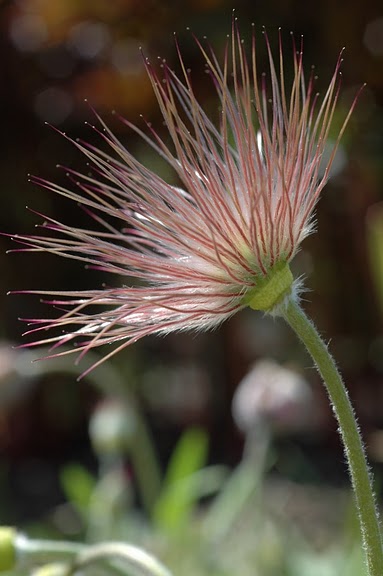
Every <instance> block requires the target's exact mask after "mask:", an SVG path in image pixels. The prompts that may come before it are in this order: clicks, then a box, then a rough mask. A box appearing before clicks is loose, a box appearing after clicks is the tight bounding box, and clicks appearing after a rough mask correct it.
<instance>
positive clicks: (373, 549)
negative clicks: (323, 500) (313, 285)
mask: <svg viewBox="0 0 383 576" xmlns="http://www.w3.org/2000/svg"><path fill="white" fill-rule="evenodd" d="M278 313H279V314H280V315H282V316H283V317H284V318H285V320H286V321H287V322H288V324H290V326H291V327H292V329H293V330H294V331H295V333H296V334H297V336H298V337H299V338H300V339H301V341H302V342H303V344H304V345H305V346H306V348H307V350H308V351H309V353H310V354H311V356H312V358H313V360H314V362H315V364H316V366H317V368H318V371H319V373H320V375H321V376H322V378H323V381H324V384H325V387H326V390H327V393H328V396H329V399H330V402H331V405H332V408H333V411H334V414H335V416H336V419H337V421H338V424H339V432H340V435H341V437H342V440H343V445H344V450H345V454H346V457H347V461H348V466H349V470H350V475H351V481H352V487H353V489H354V494H355V500H356V506H357V511H358V516H359V523H360V529H361V533H362V539H363V545H364V550H365V554H366V561H367V568H368V575H369V576H382V574H383V552H382V541H381V536H380V528H379V519H378V513H377V509H376V504H375V498H374V494H373V490H372V485H371V477H370V474H369V470H368V465H367V459H366V454H365V451H364V447H363V443H362V439H361V435H360V432H359V428H358V424H357V421H356V418H355V414H354V411H353V408H352V405H351V402H350V399H349V397H348V393H347V390H346V387H345V385H344V383H343V381H342V378H341V376H340V374H339V372H338V370H337V367H336V364H335V361H334V359H333V358H332V356H331V354H330V353H329V351H328V348H327V346H326V344H325V343H324V342H323V340H322V338H321V337H320V335H319V334H318V331H317V329H316V328H315V326H314V324H313V323H312V322H311V321H310V320H309V318H308V317H307V316H306V314H305V313H304V311H303V310H302V308H301V307H300V306H299V304H298V302H296V301H295V299H294V297H291V296H290V297H288V298H287V299H286V300H285V303H284V304H283V305H281V306H279V308H278Z"/></svg>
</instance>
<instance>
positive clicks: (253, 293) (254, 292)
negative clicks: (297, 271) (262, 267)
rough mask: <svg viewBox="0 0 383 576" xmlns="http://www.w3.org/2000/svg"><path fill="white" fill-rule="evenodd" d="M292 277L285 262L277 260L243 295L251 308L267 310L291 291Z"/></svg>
mask: <svg viewBox="0 0 383 576" xmlns="http://www.w3.org/2000/svg"><path fill="white" fill-rule="evenodd" d="M293 282H294V277H293V275H292V273H291V270H290V267H289V265H288V263H287V262H278V264H276V265H275V266H274V267H273V268H271V269H270V270H269V272H268V274H267V275H266V276H264V277H262V278H260V279H259V280H258V281H257V285H256V287H255V288H253V289H251V290H250V291H249V292H247V294H246V295H245V297H244V302H245V304H247V305H248V306H250V308H252V309H253V310H263V311H264V312H269V311H271V310H272V309H273V308H275V306H277V305H278V304H280V302H281V301H282V299H283V298H284V297H285V296H286V295H287V294H289V293H290V292H291V289H292V286H293Z"/></svg>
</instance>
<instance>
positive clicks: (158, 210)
mask: <svg viewBox="0 0 383 576" xmlns="http://www.w3.org/2000/svg"><path fill="white" fill-rule="evenodd" d="M264 37H265V41H266V47H267V54H268V63H269V78H268V79H267V77H266V75H262V76H261V80H260V85H259V73H258V68H257V65H258V64H257V56H256V37H255V33H254V32H253V34H252V45H251V54H250V57H249V56H247V55H246V50H245V47H244V44H243V42H242V40H241V37H240V33H239V29H238V26H237V23H236V20H235V19H234V20H233V29H232V35H231V40H229V41H228V44H227V47H226V51H225V55H224V58H223V63H222V66H221V65H220V64H219V61H218V58H217V57H216V55H215V54H214V52H213V51H212V50H211V49H210V48H209V47H206V48H205V47H204V46H203V45H202V44H201V43H200V42H199V41H198V40H196V42H197V44H198V46H199V48H200V50H201V53H202V55H203V57H204V59H205V63H206V68H207V71H208V73H209V76H210V78H211V80H212V82H213V84H214V86H215V89H216V92H217V95H218V98H219V101H220V121H219V125H218V126H217V125H216V124H215V123H214V122H213V121H212V120H211V119H210V118H209V117H208V115H207V114H206V112H205V111H204V110H203V108H202V107H201V106H200V104H199V103H198V101H197V98H196V96H195V94H194V92H193V86H192V82H191V78H190V71H189V70H187V69H186V67H185V64H184V61H183V59H182V56H181V54H180V50H179V48H178V43H177V42H176V46H177V50H178V55H179V62H180V67H181V71H182V72H181V76H178V75H177V74H176V73H175V72H174V71H173V70H172V69H171V68H170V67H169V66H168V65H167V64H166V63H165V62H162V63H161V65H160V71H156V70H155V68H154V67H153V66H152V64H151V63H150V61H149V60H148V59H147V58H145V65H146V68H147V72H148V75H149V78H150V81H151V84H152V86H153V90H154V93H155V95H156V97H157V100H158V104H159V107H160V109H161V112H162V115H163V118H164V121H165V125H166V127H167V130H168V133H169V136H170V138H171V142H172V144H171V146H169V145H168V144H166V143H165V141H164V140H163V139H161V138H160V136H159V135H158V134H157V133H156V132H155V131H154V129H153V128H152V127H151V125H150V124H149V123H147V129H148V133H147V132H144V131H142V130H141V129H139V128H137V127H135V126H133V125H132V124H130V122H128V121H126V120H125V122H126V124H127V125H128V126H129V127H130V128H131V129H133V130H134V131H135V132H136V133H137V134H139V135H140V136H141V137H142V138H143V139H144V140H145V142H146V143H148V144H149V145H150V146H151V147H152V148H153V149H154V150H155V151H156V152H157V153H158V154H159V155H160V156H161V157H162V158H163V159H165V160H166V162H167V163H168V164H169V166H170V167H171V168H172V169H173V171H174V173H175V175H176V177H177V179H178V181H179V182H180V185H179V186H178V185H175V184H170V183H168V182H166V181H165V180H164V179H162V178H161V177H160V176H158V175H156V174H155V173H154V172H152V171H151V170H150V169H148V168H147V167H145V166H144V165H143V164H141V163H140V162H139V161H138V160H136V159H135V158H134V157H133V156H132V154H131V153H130V152H129V151H128V150H127V149H126V148H125V147H124V146H123V145H122V144H121V143H120V141H119V140H118V139H117V138H116V137H115V136H114V135H113V133H112V132H111V131H110V130H109V129H108V127H107V126H106V125H105V124H104V122H103V121H102V120H101V119H100V118H99V121H100V123H101V126H102V130H99V132H100V134H101V135H102V136H103V138H104V140H105V141H106V142H107V144H108V145H109V146H110V148H111V149H112V151H113V153H114V156H113V157H112V156H109V155H108V154H107V153H105V152H104V151H102V150H98V149H96V148H95V147H94V146H93V145H91V144H87V143H83V142H79V141H75V142H73V143H74V144H75V145H76V146H77V148H78V149H79V150H81V151H82V152H83V153H84V154H85V156H86V157H87V158H88V159H89V160H90V161H91V163H92V165H93V167H94V171H95V173H96V175H97V176H96V177H93V176H91V175H87V174H81V173H78V172H75V171H73V170H68V176H69V178H70V179H71V180H72V181H73V182H72V183H73V184H74V185H76V188H75V189H66V188H62V187H61V186H58V185H56V184H52V183H49V182H46V181H44V180H42V179H39V178H34V181H35V182H38V183H39V184H40V185H42V186H44V187H46V188H47V189H49V190H52V191H54V192H56V193H58V194H60V195H63V196H66V197H67V198H69V199H71V200H74V201H76V202H78V203H80V204H81V205H82V206H83V207H84V209H85V210H86V211H87V212H88V214H89V216H90V217H91V218H92V219H94V221H96V222H97V226H98V227H101V229H102V230H101V231H100V230H89V229H81V228H76V227H73V226H70V225H67V224H64V223H61V222H58V221H56V220H53V219H52V218H48V217H45V222H44V224H43V228H44V229H45V233H48V234H46V235H44V234H41V235H35V236H29V237H27V236H17V237H14V238H15V239H16V240H17V241H19V242H21V243H23V244H25V245H27V249H28V250H42V251H45V252H51V253H54V254H58V255H60V256H65V257H70V258H73V259H76V260H80V261H82V262H85V263H86V264H88V265H91V266H92V267H97V268H98V269H100V270H103V271H105V272H109V273H112V274H117V275H119V276H121V277H123V278H124V279H125V280H124V285H123V286H121V287H119V288H102V289H98V290H85V291H71V292H68V291H63V292H48V293H47V292H39V293H40V294H44V295H46V294H49V295H50V296H51V297H53V298H54V299H53V300H50V302H49V303H50V304H51V305H54V306H55V307H59V308H61V309H62V308H63V307H64V313H63V314H62V315H61V316H59V317H57V318H52V319H37V320H32V323H33V324H34V328H33V329H32V330H30V331H29V332H28V333H36V332H39V331H41V330H43V331H45V330H47V329H49V330H50V329H54V328H56V329H59V330H60V334H58V335H53V336H52V337H45V336H44V337H43V338H42V339H37V340H35V341H34V342H32V345H41V344H47V343H50V344H52V345H53V348H54V349H55V348H56V347H57V346H59V345H61V344H65V343H68V342H69V341H72V340H75V342H76V344H77V348H76V349H77V350H81V354H80V356H81V355H83V354H84V353H85V352H86V351H88V350H90V349H91V348H94V347H96V346H100V345H102V344H110V343H118V346H117V347H116V348H115V349H114V350H113V351H112V352H110V353H109V354H108V355H107V356H106V358H108V357H109V356H111V355H112V354H115V353H116V352H117V351H118V350H121V349H122V348H124V347H125V346H127V345H129V344H131V343H132V342H135V341H137V340H138V339H140V338H142V337H143V336H146V335H148V334H155V333H156V334H161V333H168V332H171V331H175V330H189V329H208V328H212V327H215V326H217V325H218V324H220V323H221V322H223V321H224V320H226V319H227V318H229V317H230V316H231V315H233V314H234V313H236V312H237V311H239V310H240V309H242V308H244V307H245V306H247V305H250V306H252V307H253V308H258V309H263V310H271V309H273V308H275V305H276V304H277V303H278V302H280V301H281V299H283V297H284V296H285V295H286V294H288V293H291V292H292V291H294V284H293V278H292V276H291V273H290V270H289V268H288V263H289V262H290V261H291V259H292V258H293V257H294V255H295V254H296V252H297V250H298V249H299V245H300V243H301V242H302V240H303V239H304V238H305V237H306V236H307V235H308V234H309V233H310V232H311V231H312V230H313V211H314V207H315V204H316V202H317V200H318V198H319V195H320V192H321V190H322V188H323V187H324V185H325V183H326V181H327V179H328V175H329V170H330V167H331V163H332V161H333V158H334V155H335V152H336V149H337V146H338V143H339V140H340V137H341V135H342V133H343V131H344V129H345V126H346V124H347V122H348V119H349V117H350V114H351V111H352V109H353V106H354V104H353V105H352V107H351V110H350V112H349V113H348V115H347V117H346V119H345V121H344V124H343V126H342V128H341V130H340V132H339V135H338V137H337V139H336V141H335V144H334V146H333V149H332V152H331V154H330V157H329V159H328V161H327V164H326V165H325V167H324V171H323V172H320V170H323V166H322V165H321V162H322V155H323V152H324V149H325V146H326V142H327V137H328V134H329V130H330V125H331V121H332V118H333V115H334V110H335V106H336V103H337V99H338V95H339V85H340V84H339V68H340V64H341V57H339V59H338V62H337V64H336V66H335V71H334V74H333V76H332V78H331V81H330V84H329V86H328V88H327V91H326V92H325V94H324V96H323V97H322V98H321V99H320V98H319V96H318V94H316V93H315V92H314V84H315V78H314V75H313V72H311V75H310V77H309V78H308V81H307V82H306V80H305V76H304V72H303V60H302V50H300V51H299V52H297V51H296V50H295V45H294V41H293V53H294V56H293V66H294V75H293V80H292V82H291V86H290V87H288V86H287V82H286V81H285V77H284V63H283V54H282V48H281V44H282V43H281V39H279V70H277V68H276V66H275V64H274V60H273V56H272V51H271V48H270V44H269V41H268V38H267V35H266V34H264ZM268 84H269V86H268ZM354 103H355V102H354ZM104 217H105V219H104ZM112 221H113V222H112ZM95 310H98V311H95ZM62 330H64V331H65V333H64V334H62ZM72 351H73V350H72V349H70V352H72ZM66 353H68V351H67V350H65V351H64V352H59V353H56V352H55V353H54V355H58V354H66ZM103 360H105V358H103Z"/></svg>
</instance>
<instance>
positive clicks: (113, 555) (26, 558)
mask: <svg viewBox="0 0 383 576" xmlns="http://www.w3.org/2000/svg"><path fill="white" fill-rule="evenodd" d="M16 555H17V557H18V567H20V568H30V567H31V566H35V565H41V564H50V563H53V562H65V563H66V564H67V565H68V566H67V569H66V570H65V574H66V575H67V576H70V575H73V574H75V573H77V572H78V571H79V570H81V569H84V568H86V567H87V566H89V565H91V564H101V565H105V567H106V568H107V570H109V572H110V573H111V574H115V575H116V576H128V574H132V571H135V572H134V573H136V572H139V573H140V574H143V575H145V576H171V573H170V572H169V570H167V568H165V566H163V565H162V564H161V563H160V562H159V561H158V560H157V559H156V558H155V557H154V556H152V555H150V554H148V553H147V552H145V551H144V550H142V549H141V548H138V547H137V546H132V545H130V544H126V543H125V542H105V543H101V544H94V545H92V546H89V545H84V544H77V543H73V542H61V541H60V542H56V541H52V540H51V541H50V540H30V539H29V538H27V537H26V536H23V535H21V534H20V535H17V536H16ZM117 561H120V563H119V564H117V563H116V562H117ZM122 561H123V562H124V564H122Z"/></svg>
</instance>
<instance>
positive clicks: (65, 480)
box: [60, 464, 96, 516]
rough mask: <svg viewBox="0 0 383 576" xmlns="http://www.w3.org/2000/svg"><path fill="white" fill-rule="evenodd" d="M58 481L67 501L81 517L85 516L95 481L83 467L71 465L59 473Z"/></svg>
mask: <svg viewBox="0 0 383 576" xmlns="http://www.w3.org/2000/svg"><path fill="white" fill-rule="evenodd" d="M60 481H61V485H62V488H63V490H64V493H65V495H66V497H67V499H68V501H69V502H70V503H71V504H72V505H73V506H74V507H75V508H76V510H77V511H78V513H79V514H80V515H81V516H86V515H87V511H88V510H89V505H90V502H91V498H92V494H93V491H94V489H95V486H96V480H95V479H94V478H93V476H91V474H89V472H88V471H87V470H86V469H85V468H84V467H83V466H80V465H78V464H72V465H70V466H66V467H65V468H64V469H63V470H62V471H61V475H60Z"/></svg>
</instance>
